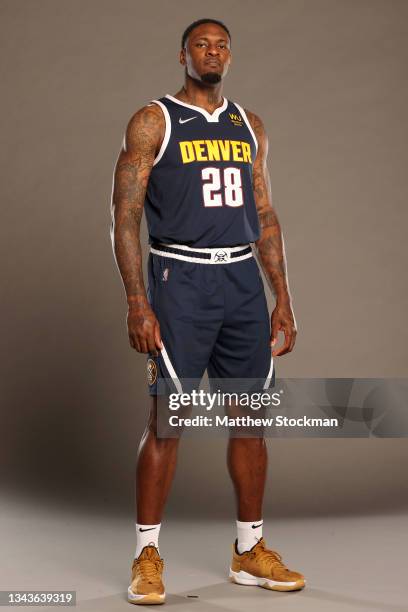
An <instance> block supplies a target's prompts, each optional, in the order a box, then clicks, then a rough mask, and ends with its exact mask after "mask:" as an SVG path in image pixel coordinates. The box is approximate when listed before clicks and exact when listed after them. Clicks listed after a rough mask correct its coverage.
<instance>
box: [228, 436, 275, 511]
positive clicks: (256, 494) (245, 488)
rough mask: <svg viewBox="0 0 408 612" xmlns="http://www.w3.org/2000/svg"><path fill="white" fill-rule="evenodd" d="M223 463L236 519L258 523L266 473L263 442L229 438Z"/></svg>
mask: <svg viewBox="0 0 408 612" xmlns="http://www.w3.org/2000/svg"><path fill="white" fill-rule="evenodd" d="M227 463H228V471H229V474H230V476H231V480H232V482H233V485H234V489H235V498H236V504H237V517H238V520H239V521H259V520H260V519H261V518H262V504H263V496H264V491H265V481H266V471H267V449H266V443H265V439H264V438H231V437H230V439H229V442H228V451H227Z"/></svg>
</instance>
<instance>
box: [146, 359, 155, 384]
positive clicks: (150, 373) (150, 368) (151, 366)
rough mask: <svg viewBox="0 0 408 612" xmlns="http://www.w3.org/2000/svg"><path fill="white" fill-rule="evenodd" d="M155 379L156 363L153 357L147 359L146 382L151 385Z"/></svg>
mask: <svg viewBox="0 0 408 612" xmlns="http://www.w3.org/2000/svg"><path fill="white" fill-rule="evenodd" d="M156 380H157V365H156V362H155V361H153V359H148V360H147V382H148V383H149V386H150V387H151V386H152V385H154V383H155V382H156Z"/></svg>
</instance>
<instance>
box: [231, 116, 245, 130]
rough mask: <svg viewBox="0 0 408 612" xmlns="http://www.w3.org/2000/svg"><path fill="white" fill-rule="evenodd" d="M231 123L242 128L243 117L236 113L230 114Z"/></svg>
mask: <svg viewBox="0 0 408 612" xmlns="http://www.w3.org/2000/svg"><path fill="white" fill-rule="evenodd" d="M228 115H229V118H230V121H231V123H233V124H234V125H237V126H238V127H242V126H243V125H244V123H243V121H242V117H241V115H236V114H235V113H228Z"/></svg>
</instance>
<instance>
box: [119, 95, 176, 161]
mask: <svg viewBox="0 0 408 612" xmlns="http://www.w3.org/2000/svg"><path fill="white" fill-rule="evenodd" d="M165 127H166V122H165V119H164V115H163V111H162V110H161V108H160V107H159V105H158V104H154V103H151V104H147V105H146V106H143V107H142V108H140V109H139V110H138V111H136V112H135V113H134V114H133V115H132V117H131V118H130V119H129V122H128V124H127V127H126V133H125V140H124V149H125V150H130V149H132V148H140V147H141V146H142V147H148V146H150V147H153V146H154V147H155V148H157V145H158V144H159V143H160V142H161V141H162V140H163V137H164V132H165Z"/></svg>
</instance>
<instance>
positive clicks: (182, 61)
mask: <svg viewBox="0 0 408 612" xmlns="http://www.w3.org/2000/svg"><path fill="white" fill-rule="evenodd" d="M180 64H181V65H182V66H185V65H186V51H185V49H181V51H180Z"/></svg>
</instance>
